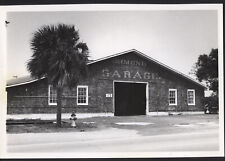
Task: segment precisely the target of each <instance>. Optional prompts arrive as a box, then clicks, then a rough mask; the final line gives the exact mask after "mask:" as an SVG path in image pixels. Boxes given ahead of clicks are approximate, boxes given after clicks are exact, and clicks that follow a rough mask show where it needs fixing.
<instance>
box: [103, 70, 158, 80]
mask: <svg viewBox="0 0 225 161" xmlns="http://www.w3.org/2000/svg"><path fill="white" fill-rule="evenodd" d="M102 76H103V77H104V78H114V79H119V78H125V79H126V78H127V79H149V80H150V79H151V80H152V79H161V77H159V76H158V74H157V73H150V72H140V71H134V72H130V71H128V70H126V71H118V70H114V71H109V69H103V70H102Z"/></svg>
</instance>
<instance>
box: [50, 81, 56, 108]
mask: <svg viewBox="0 0 225 161" xmlns="http://www.w3.org/2000/svg"><path fill="white" fill-rule="evenodd" d="M48 105H57V90H56V89H55V88H54V87H53V85H49V86H48Z"/></svg>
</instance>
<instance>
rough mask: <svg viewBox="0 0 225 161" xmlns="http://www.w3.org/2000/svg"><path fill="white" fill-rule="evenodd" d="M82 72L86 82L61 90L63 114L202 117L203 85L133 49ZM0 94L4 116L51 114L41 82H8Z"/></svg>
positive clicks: (50, 96) (47, 88) (52, 102)
mask: <svg viewBox="0 0 225 161" xmlns="http://www.w3.org/2000/svg"><path fill="white" fill-rule="evenodd" d="M174 63H179V61H178V60H174ZM88 68H89V75H88V77H87V78H86V79H85V80H81V81H80V82H79V83H78V85H77V87H75V88H73V89H69V88H67V87H65V88H64V89H63V99H62V105H63V107H62V112H63V113H71V112H72V111H76V113H90V114H92V113H95V114H97V113H105V114H110V115H113V116H128V115H151V114H155V113H160V112H164V113H168V112H199V111H203V98H204V90H205V86H204V85H202V84H201V83H199V82H198V81H196V80H194V79H192V78H190V77H188V76H186V75H184V74H182V73H180V72H178V71H176V70H174V69H172V68H170V67H168V66H166V65H165V64H162V63H160V62H159V61H157V60H155V59H152V58H151V57H149V56H147V55H145V54H143V53H141V52H139V51H137V50H135V49H132V50H129V51H125V52H121V53H117V54H114V55H111V56H108V57H104V58H101V59H97V60H94V61H90V62H89V63H88ZM6 91H7V113H8V114H24V113H56V109H57V107H56V105H57V94H56V90H55V88H54V87H53V86H52V85H50V84H48V82H47V79H46V78H42V79H34V78H31V77H30V76H27V77H21V78H17V79H12V80H9V81H8V82H7V87H6Z"/></svg>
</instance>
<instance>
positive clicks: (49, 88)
mask: <svg viewBox="0 0 225 161" xmlns="http://www.w3.org/2000/svg"><path fill="white" fill-rule="evenodd" d="M51 87H53V85H51V84H50V85H48V105H50V106H56V105H57V93H56V102H53V103H52V102H50V99H51V95H50V94H51V91H50V90H51Z"/></svg>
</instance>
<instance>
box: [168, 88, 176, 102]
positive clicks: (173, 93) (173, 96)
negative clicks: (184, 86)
mask: <svg viewBox="0 0 225 161" xmlns="http://www.w3.org/2000/svg"><path fill="white" fill-rule="evenodd" d="M169 105H177V89H169Z"/></svg>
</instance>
